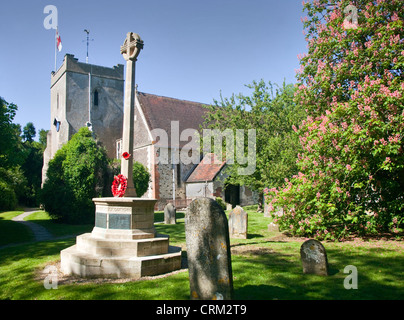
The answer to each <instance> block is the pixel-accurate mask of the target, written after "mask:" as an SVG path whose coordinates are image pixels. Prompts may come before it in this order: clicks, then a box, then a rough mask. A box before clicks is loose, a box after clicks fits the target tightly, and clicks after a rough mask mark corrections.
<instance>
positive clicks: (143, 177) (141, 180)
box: [133, 161, 150, 198]
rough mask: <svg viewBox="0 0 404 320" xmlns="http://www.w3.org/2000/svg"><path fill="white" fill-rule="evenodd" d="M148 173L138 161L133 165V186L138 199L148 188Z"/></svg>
mask: <svg viewBox="0 0 404 320" xmlns="http://www.w3.org/2000/svg"><path fill="white" fill-rule="evenodd" d="M149 182H150V173H149V171H148V170H147V168H146V167H145V166H144V165H143V164H141V163H140V162H138V161H135V162H134V163H133V184H134V186H135V189H136V195H137V196H138V197H139V198H140V197H141V196H143V195H144V194H145V193H146V191H147V189H148V188H149Z"/></svg>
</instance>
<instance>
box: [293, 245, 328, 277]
mask: <svg viewBox="0 0 404 320" xmlns="http://www.w3.org/2000/svg"><path fill="white" fill-rule="evenodd" d="M300 257H301V259H302V264H303V273H308V274H318V275H322V276H328V260H327V253H326V251H325V248H324V246H323V245H322V244H321V242H320V241H317V240H314V239H310V240H307V241H305V242H304V243H303V244H302V246H301V247H300Z"/></svg>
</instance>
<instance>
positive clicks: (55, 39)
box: [55, 27, 58, 73]
mask: <svg viewBox="0 0 404 320" xmlns="http://www.w3.org/2000/svg"><path fill="white" fill-rule="evenodd" d="M57 35H58V27H56V33H55V73H56V56H57V52H56V50H57V46H58V45H57V41H58V40H57Z"/></svg>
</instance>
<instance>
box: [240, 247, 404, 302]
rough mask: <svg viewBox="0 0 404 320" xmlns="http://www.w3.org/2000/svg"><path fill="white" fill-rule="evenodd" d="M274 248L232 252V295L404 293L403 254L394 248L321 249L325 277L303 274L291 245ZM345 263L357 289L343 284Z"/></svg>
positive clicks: (369, 296) (386, 296)
mask: <svg viewBox="0 0 404 320" xmlns="http://www.w3.org/2000/svg"><path fill="white" fill-rule="evenodd" d="M275 250H276V249H275ZM275 250H273V249H267V250H264V251H258V250H257V249H254V250H252V251H250V252H248V251H247V252H246V254H242V255H232V266H233V277H234V286H235V290H234V291H235V299H246V300H248V299H251V300H272V299H280V300H295V299H299V300H305V299H326V300H328V299H335V300H339V299H344V300H345V299H346V300H362V299H363V300H378V299H380V300H395V299H402V297H403V296H404V282H403V281H402V277H403V275H404V274H403V266H404V256H402V255H398V254H397V251H395V250H389V249H381V248H379V249H378V250H372V249H371V248H370V249H369V248H368V249H366V250H363V249H361V252H359V254H358V253H353V254H352V253H349V252H341V250H339V249H334V248H333V249H327V255H328V258H329V267H330V275H329V276H317V275H308V274H303V270H302V265H301V262H300V254H299V253H298V251H297V250H295V251H297V252H291V254H289V253H288V252H286V253H283V252H279V251H278V250H276V251H275ZM347 265H354V266H356V267H357V270H358V289H357V290H353V289H351V290H347V289H345V287H344V279H345V278H346V277H347V276H348V275H349V273H347V274H345V273H344V268H345V266H347Z"/></svg>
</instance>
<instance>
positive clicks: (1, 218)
mask: <svg viewBox="0 0 404 320" xmlns="http://www.w3.org/2000/svg"><path fill="white" fill-rule="evenodd" d="M22 213H24V211H22V210H21V211H8V212H1V213H0V246H3V245H7V244H10V243H21V242H27V241H31V240H33V239H34V235H33V233H32V232H31V230H30V229H29V228H28V227H26V226H24V225H22V224H21V223H18V222H15V221H12V220H11V219H13V218H14V217H16V216H18V215H20V214H22Z"/></svg>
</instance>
